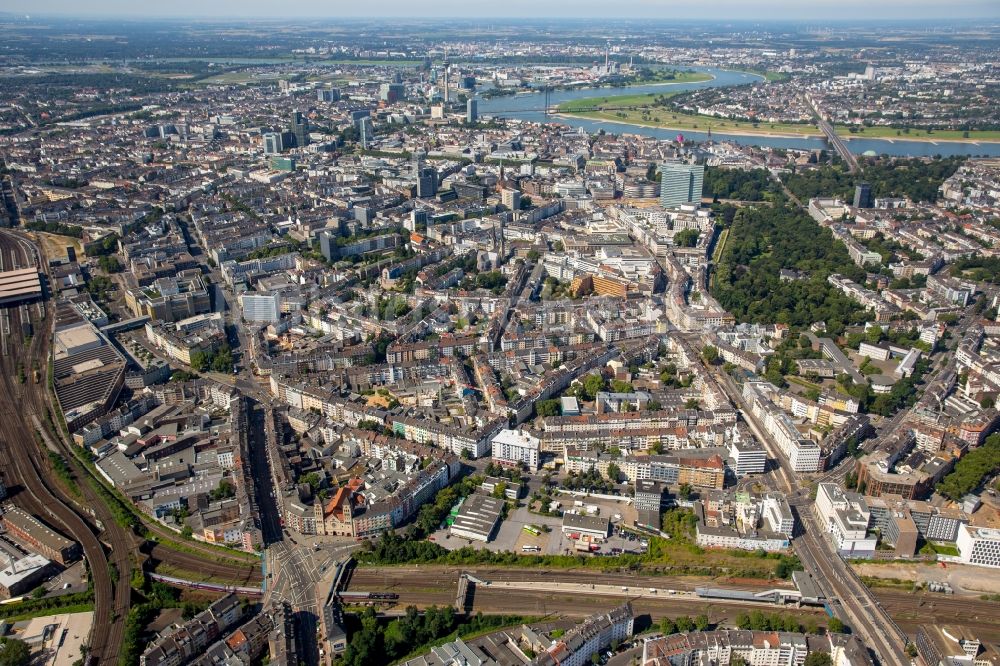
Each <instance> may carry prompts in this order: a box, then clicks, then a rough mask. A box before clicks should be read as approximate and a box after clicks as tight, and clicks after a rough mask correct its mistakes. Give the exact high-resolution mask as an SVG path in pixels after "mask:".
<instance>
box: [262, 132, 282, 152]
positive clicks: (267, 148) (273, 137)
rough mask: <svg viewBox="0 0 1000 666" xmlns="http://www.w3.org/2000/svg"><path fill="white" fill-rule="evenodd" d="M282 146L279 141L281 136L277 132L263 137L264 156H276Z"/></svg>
mask: <svg viewBox="0 0 1000 666" xmlns="http://www.w3.org/2000/svg"><path fill="white" fill-rule="evenodd" d="M282 148H284V146H283V145H282V141H281V134H279V133H278V132H268V133H267V134H265V135H264V154H265V155H277V154H278V153H280V152H281V150H282Z"/></svg>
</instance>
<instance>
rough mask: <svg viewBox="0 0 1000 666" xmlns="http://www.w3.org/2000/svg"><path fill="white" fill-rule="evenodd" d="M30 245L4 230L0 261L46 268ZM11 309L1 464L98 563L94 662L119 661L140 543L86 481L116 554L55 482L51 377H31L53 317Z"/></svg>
mask: <svg viewBox="0 0 1000 666" xmlns="http://www.w3.org/2000/svg"><path fill="white" fill-rule="evenodd" d="M25 243H26V241H24V239H22V238H20V237H19V236H16V235H14V234H12V233H10V232H3V233H0V258H2V261H3V264H4V266H5V267H13V266H16V265H20V266H22V267H23V266H29V265H38V263H37V262H38V261H39V260H40V257H38V256H37V255H36V254H35V252H36V250H35V249H34V248H33V247H29V246H28V245H26V244H25ZM44 265H45V264H44V262H42V266H44ZM4 312H5V314H6V316H7V317H8V321H9V324H10V333H9V334H8V335H5V336H4V340H3V343H4V349H5V353H4V354H3V355H2V357H0V371H2V378H0V389H2V390H0V393H2V395H0V418H2V421H3V423H4V428H3V432H2V433H0V466H2V467H3V469H4V477H5V481H6V482H7V484H8V486H9V487H11V488H12V493H13V497H12V501H13V502H14V504H16V505H18V506H21V507H22V508H24V509H25V510H26V511H30V512H31V513H33V514H35V515H38V516H40V517H42V518H43V519H44V520H46V521H47V522H51V523H53V524H54V525H55V526H56V527H57V528H59V529H61V530H63V531H65V533H66V534H67V535H69V536H70V537H71V538H73V539H74V540H75V541H77V542H78V543H80V546H81V548H82V549H83V553H84V557H85V558H86V559H87V562H88V564H89V566H90V573H91V579H92V583H93V588H94V618H95V619H94V625H93V628H92V630H91V636H90V641H89V643H88V644H89V647H90V652H89V654H90V659H89V662H90V663H91V664H102V665H109V666H110V665H112V664H116V663H117V659H118V652H119V651H120V649H121V643H122V639H123V636H124V624H125V617H126V615H127V613H128V608H129V603H130V591H129V586H128V580H129V575H130V571H131V565H130V553H131V545H132V543H131V541H132V540H131V539H130V538H128V537H127V536H126V535H125V534H124V533H123V532H122V531H121V530H120V528H118V526H117V525H116V524H115V523H114V521H113V519H111V517H110V512H109V511H108V510H107V507H105V506H104V505H103V504H102V503H101V502H100V501H99V500H98V499H97V498H96V497H95V494H94V493H93V491H92V489H90V488H89V486H87V485H86V484H85V483H79V484H78V486H79V488H80V490H81V492H82V494H83V501H84V502H85V503H86V504H87V505H88V506H90V507H92V508H93V509H94V513H95V514H96V515H97V517H98V518H100V519H101V522H102V524H103V525H104V526H105V529H106V530H107V533H106V535H105V539H106V540H107V541H108V542H109V544H110V545H111V557H110V559H109V557H108V554H107V553H106V552H105V549H104V546H103V545H102V544H101V540H100V539H99V538H98V532H97V530H96V529H94V528H93V527H92V526H91V525H90V524H88V522H87V520H86V519H85V516H87V514H86V513H85V512H83V511H77V510H76V509H74V507H73V502H72V501H71V499H70V498H69V497H67V495H66V494H65V493H64V492H63V490H62V489H61V488H60V486H59V485H58V484H57V483H55V482H54V481H53V479H52V475H51V470H50V468H49V463H48V461H47V456H46V455H45V453H44V451H43V450H41V449H44V447H45V445H44V444H41V443H38V442H37V438H38V437H39V436H40V433H41V431H43V430H44V426H41V427H39V425H40V424H42V423H43V422H44V421H45V420H46V415H47V411H48V408H49V406H48V402H47V395H46V389H45V385H44V383H43V380H41V379H39V382H38V383H35V381H34V378H33V377H31V375H32V374H33V373H32V370H33V368H32V366H34V367H36V368H37V369H38V370H39V374H40V375H42V374H43V373H44V369H45V368H46V367H47V365H48V349H49V341H50V328H51V326H50V324H51V321H50V315H49V312H48V311H47V309H46V308H44V307H19V306H7V307H5V308H4ZM22 323H27V324H30V325H31V328H32V331H33V335H32V336H31V338H30V339H27V340H26V339H25V338H24V337H23V336H22V335H20V332H21V331H22V328H21V324H22ZM22 378H23V381H22ZM44 436H47V437H48V439H49V441H50V443H56V444H55V446H56V448H57V450H58V449H60V448H63V449H64V447H65V446H66V444H65V442H62V438H61V437H60V436H59V433H46V435H44ZM64 458H66V460H67V463H69V464H71V465H73V464H75V460H74V459H73V458H72V455H71V454H64ZM87 517H88V518H89V516H87ZM109 521H110V522H109ZM109 564H114V565H115V567H116V568H117V571H118V574H119V577H120V578H119V579H120V580H121V581H122V583H121V584H120V585H117V586H116V585H115V584H114V582H113V580H112V574H111V569H110V568H109Z"/></svg>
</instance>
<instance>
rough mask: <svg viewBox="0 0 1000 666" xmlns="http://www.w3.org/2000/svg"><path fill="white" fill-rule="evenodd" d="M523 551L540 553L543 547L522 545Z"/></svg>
mask: <svg viewBox="0 0 1000 666" xmlns="http://www.w3.org/2000/svg"><path fill="white" fill-rule="evenodd" d="M521 551H522V552H524V553H540V552H542V549H541V548H539V547H538V546H521Z"/></svg>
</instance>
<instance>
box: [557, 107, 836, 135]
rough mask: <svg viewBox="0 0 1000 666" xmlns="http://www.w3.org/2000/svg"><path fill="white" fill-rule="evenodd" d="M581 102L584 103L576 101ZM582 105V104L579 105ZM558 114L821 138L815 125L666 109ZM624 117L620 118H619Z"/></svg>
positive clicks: (666, 126) (646, 124) (678, 127)
mask: <svg viewBox="0 0 1000 666" xmlns="http://www.w3.org/2000/svg"><path fill="white" fill-rule="evenodd" d="M578 101H583V100H578ZM606 105H607V106H618V104H617V103H614V102H609V103H607V104H606ZM578 106H585V105H578ZM558 113H567V114H568V115H573V116H578V117H581V118H590V119H592V120H607V121H611V122H616V123H625V124H628V125H639V126H642V127H659V128H663V129H674V130H697V131H699V132H704V131H706V130H709V129H711V130H712V131H714V132H718V133H720V134H751V135H753V134H758V135H791V136H822V135H823V134H822V132H820V130H819V128H817V127H816V126H815V125H797V124H789V123H773V124H772V123H759V124H757V125H754V124H753V123H748V122H737V121H735V120H727V119H723V118H713V117H711V116H698V115H691V114H685V113H674V112H671V111H669V110H667V109H662V110H661V109H651V110H650V111H649V116H648V120H644V119H643V111H642V110H641V109H639V108H637V109H634V110H633V109H622V110H617V111H613V110H602V111H570V110H564V109H563V107H562V105H560V107H559V109H558ZM618 114H623V115H618Z"/></svg>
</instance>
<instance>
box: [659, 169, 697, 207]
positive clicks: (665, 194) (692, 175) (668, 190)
mask: <svg viewBox="0 0 1000 666" xmlns="http://www.w3.org/2000/svg"><path fill="white" fill-rule="evenodd" d="M660 172H661V173H662V174H663V179H662V181H661V183H660V205H662V206H663V207H664V208H676V207H677V206H680V205H682V204H686V203H699V204H700V203H701V188H702V183H703V181H704V180H705V167H704V166H702V165H700V164H680V163H676V162H664V163H663V164H662V165H661V166H660Z"/></svg>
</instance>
